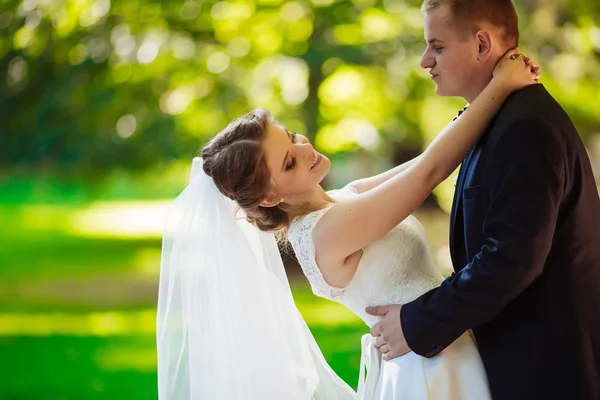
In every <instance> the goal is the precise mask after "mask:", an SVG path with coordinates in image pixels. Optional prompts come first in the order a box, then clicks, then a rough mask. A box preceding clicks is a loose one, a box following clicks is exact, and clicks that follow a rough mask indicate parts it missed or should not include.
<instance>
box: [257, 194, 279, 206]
mask: <svg viewBox="0 0 600 400" xmlns="http://www.w3.org/2000/svg"><path fill="white" fill-rule="evenodd" d="M281 202H283V199H282V198H281V197H279V196H275V194H274V193H269V194H268V195H266V196H265V198H264V199H263V201H261V202H260V205H261V206H262V207H275V206H276V205H277V204H279V203H281Z"/></svg>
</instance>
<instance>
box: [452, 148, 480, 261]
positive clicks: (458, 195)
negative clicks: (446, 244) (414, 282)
mask: <svg viewBox="0 0 600 400" xmlns="http://www.w3.org/2000/svg"><path fill="white" fill-rule="evenodd" d="M475 149H476V147H474V148H473V149H472V150H471V152H470V153H469V155H468V156H467V158H465V160H464V161H463V163H462V165H461V166H460V171H459V173H458V180H457V182H456V188H455V189H454V200H453V202H452V212H451V214H450V257H451V258H452V265H453V266H455V269H456V266H458V265H460V264H461V261H462V260H457V257H458V255H457V254H456V245H457V244H459V243H460V242H459V241H462V242H464V233H463V234H462V235H460V237H457V233H456V223H457V222H458V223H460V224H462V223H463V219H462V212H459V210H460V207H462V192H463V188H464V184H465V177H466V175H467V171H468V169H469V163H470V162H471V158H473V154H474V153H475ZM458 214H460V215H461V220H460V221H457V218H458ZM462 245H463V246H464V243H463V244H462Z"/></svg>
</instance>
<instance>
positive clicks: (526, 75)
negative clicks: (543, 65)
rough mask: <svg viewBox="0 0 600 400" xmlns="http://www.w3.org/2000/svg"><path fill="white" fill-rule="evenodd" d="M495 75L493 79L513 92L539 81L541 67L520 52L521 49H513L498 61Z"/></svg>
mask: <svg viewBox="0 0 600 400" xmlns="http://www.w3.org/2000/svg"><path fill="white" fill-rule="evenodd" d="M493 76H494V78H493V81H498V82H500V83H502V84H503V86H505V87H506V88H507V89H508V90H510V91H511V92H512V91H515V90H518V89H521V88H523V87H525V86H528V85H532V84H534V83H538V80H539V78H540V67H539V66H538V65H537V64H536V63H535V61H533V60H532V59H531V58H529V57H526V56H525V55H523V54H521V53H519V49H511V50H509V51H507V52H506V53H505V54H504V55H503V56H502V58H501V59H500V61H498V64H497V65H496V68H494V72H493Z"/></svg>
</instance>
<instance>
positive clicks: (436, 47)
mask: <svg viewBox="0 0 600 400" xmlns="http://www.w3.org/2000/svg"><path fill="white" fill-rule="evenodd" d="M425 42H426V43H427V48H426V49H425V52H424V53H423V56H422V57H421V67H422V68H425V69H428V70H429V73H430V76H431V79H432V80H433V81H434V82H435V84H436V88H435V91H436V93H437V94H438V95H440V96H460V97H465V98H467V99H468V97H469V94H470V93H469V91H470V89H471V88H472V87H473V80H474V78H475V77H476V76H477V69H478V68H480V63H479V62H478V61H477V56H478V44H477V42H476V40H475V35H471V34H469V33H467V32H461V31H459V30H458V28H457V25H456V24H455V23H454V21H453V16H452V12H451V11H450V9H449V7H448V6H447V5H441V6H438V7H436V8H434V9H432V10H430V11H427V12H425Z"/></svg>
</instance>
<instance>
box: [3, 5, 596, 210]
mask: <svg viewBox="0 0 600 400" xmlns="http://www.w3.org/2000/svg"><path fill="white" fill-rule="evenodd" d="M516 3H517V7H518V10H519V13H520V26H521V32H522V33H521V49H522V50H523V51H525V52H526V53H528V54H529V55H531V56H532V57H533V58H534V59H536V61H538V63H539V64H540V65H541V66H542V68H543V79H542V81H543V83H544V84H545V85H546V86H547V87H548V88H549V89H550V91H551V92H552V93H553V94H554V95H555V96H556V98H557V99H558V100H559V101H560V102H561V103H562V104H563V105H564V106H565V108H566V109H567V111H568V112H569V114H570V115H571V116H572V118H573V120H574V121H575V123H576V125H577V127H578V128H579V130H580V132H581V134H582V135H583V137H584V138H586V139H589V137H590V136H591V135H592V134H594V133H597V132H599V131H600V112H599V111H600V109H599V108H598V104H600V90H599V89H600V67H599V65H598V60H599V58H600V22H599V17H600V4H599V3H598V2H597V1H595V0H587V1H586V0H543V1H542V0H518V1H517V2H516ZM419 6H420V1H416V0H312V1H311V2H308V1H305V0H289V1H285V0H231V1H218V2H215V1H201V2H199V1H194V0H188V1H183V2H172V1H156V0H153V1H143V0H122V1H114V2H112V3H111V2H110V0H64V1H52V0H22V1H15V0H0V32H1V35H0V75H1V76H2V78H1V79H0V140H1V146H0V167H2V168H4V169H5V170H6V169H7V168H15V167H19V168H25V169H28V170H31V171H32V172H34V173H40V172H43V171H48V170H50V171H58V172H60V174H62V176H64V177H73V178H74V179H78V178H82V177H85V178H93V179H101V178H102V177H104V176H106V174H107V173H108V172H109V171H110V170H111V169H114V168H122V169H126V170H131V171H136V170H143V169H146V168H148V167H156V166H161V165H166V164H168V163H170V162H171V161H172V160H174V159H179V158H189V157H191V156H193V155H194V154H195V153H196V152H197V151H198V149H199V147H200V145H201V144H202V143H204V142H205V141H206V140H208V138H210V137H211V136H212V135H214V134H215V133H216V132H218V131H219V130H220V129H222V128H223V127H224V126H225V125H226V123H227V122H228V121H229V120H231V119H233V118H234V117H236V116H238V115H240V114H242V113H244V112H246V111H249V110H250V109H252V108H254V107H259V106H260V107H265V108H268V109H270V110H271V111H272V112H273V113H274V115H275V116H276V118H277V119H279V120H280V121H281V122H283V123H285V124H286V125H287V126H288V127H289V128H290V129H292V130H295V131H300V132H303V133H306V134H307V135H308V136H309V137H310V138H312V139H314V140H315V143H316V145H317V147H318V148H320V149H321V150H322V151H325V152H327V153H329V154H330V155H333V156H334V157H337V158H338V159H339V160H340V162H342V163H346V164H348V165H350V164H352V161H351V160H349V158H348V157H346V156H345V155H347V154H356V153H355V152H357V151H360V154H362V156H358V155H357V157H355V161H354V164H356V163H360V162H362V161H360V162H359V161H356V160H363V161H364V160H367V161H366V162H365V163H364V165H367V167H364V166H363V167H357V168H358V170H359V171H360V173H369V172H376V171H377V170H380V169H381V168H384V167H386V166H391V165H393V164H397V163H399V162H402V161H405V160H407V159H409V158H411V157H413V156H415V155H416V154H418V153H419V152H420V151H421V150H422V148H423V146H425V145H426V144H427V143H429V142H430V141H431V140H432V138H433V137H434V136H435V134H437V132H439V130H440V129H441V128H442V127H443V126H444V125H445V124H446V123H447V122H448V121H449V120H450V119H451V118H452V116H454V114H455V113H456V110H457V109H459V108H461V107H462V106H463V102H462V100H460V99H448V98H438V97H436V96H435V94H434V92H433V84H432V83H431V82H430V81H429V79H428V77H427V73H426V71H423V70H421V69H420V68H419V58H420V54H421V52H422V50H423V49H424V44H423V37H422V36H423V32H422V24H423V22H422V19H423V17H422V13H421V11H420V10H419ZM369 160H370V161H369ZM361 165H362V164H361ZM358 170H357V169H356V168H354V169H351V171H353V172H352V173H354V172H356V171H358ZM336 176H337V177H336ZM345 178H346V176H343V173H342V174H340V173H338V175H334V176H333V178H332V180H333V182H331V183H332V184H337V183H338V181H340V182H341V181H343V180H344V179H345ZM451 191H452V188H451V185H450V184H448V183H447V184H446V185H445V186H442V187H441V188H440V189H439V190H438V191H437V192H436V193H437V195H438V198H439V199H440V202H441V203H442V205H444V204H445V205H446V206H445V207H447V204H448V203H449V196H450V194H451Z"/></svg>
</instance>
